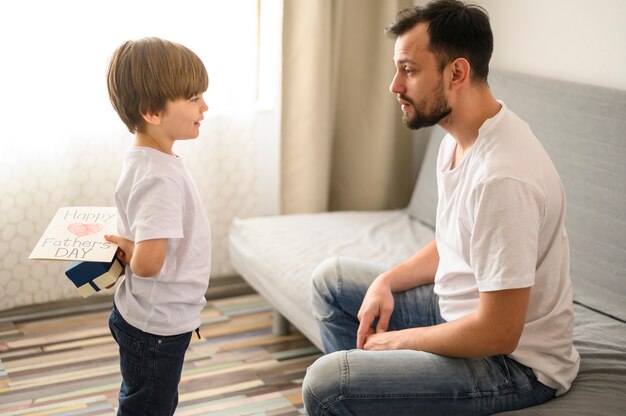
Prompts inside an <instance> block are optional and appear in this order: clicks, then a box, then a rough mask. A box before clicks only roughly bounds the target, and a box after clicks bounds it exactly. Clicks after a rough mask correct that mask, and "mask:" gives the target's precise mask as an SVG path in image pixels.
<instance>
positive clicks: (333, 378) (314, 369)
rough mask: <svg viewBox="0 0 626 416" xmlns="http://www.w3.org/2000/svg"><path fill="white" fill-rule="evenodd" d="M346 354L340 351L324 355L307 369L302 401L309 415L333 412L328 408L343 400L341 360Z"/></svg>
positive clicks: (303, 383)
mask: <svg viewBox="0 0 626 416" xmlns="http://www.w3.org/2000/svg"><path fill="white" fill-rule="evenodd" d="M345 354H346V352H345V351H338V352H334V353H331V354H327V355H324V356H322V357H320V358H318V359H317V361H315V362H314V363H313V364H311V366H310V367H309V368H308V369H307V371H306V375H305V376H304V381H303V382H302V401H303V403H304V408H305V409H306V411H307V414H308V415H311V416H312V415H321V414H331V413H328V412H327V411H328V409H329V408H331V407H332V406H333V405H334V404H336V403H337V402H338V401H340V400H341V380H342V376H341V362H342V355H345ZM324 412H327V413H324Z"/></svg>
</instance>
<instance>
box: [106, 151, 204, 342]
mask: <svg viewBox="0 0 626 416" xmlns="http://www.w3.org/2000/svg"><path fill="white" fill-rule="evenodd" d="M115 204H116V206H117V212H118V220H117V231H118V233H119V235H121V236H122V237H124V238H127V239H129V240H132V241H134V242H135V243H139V242H140V241H144V240H152V239H160V238H166V239H168V243H167V254H166V257H165V262H164V264H163V267H162V268H161V271H160V272H159V273H158V274H157V275H155V276H153V277H139V276H135V275H133V272H132V270H130V267H129V266H128V265H127V266H126V270H125V277H124V279H123V280H122V282H121V283H120V285H119V286H118V288H117V291H116V293H115V305H116V307H117V309H118V310H119V312H120V313H121V315H122V316H123V317H124V319H125V320H126V321H127V322H128V323H130V324H131V325H133V326H134V327H136V328H138V329H140V330H142V331H144V332H148V333H151V334H155V335H177V334H182V333H185V332H189V331H192V330H194V329H196V328H198V327H199V326H200V311H201V310H202V308H203V307H204V305H205V304H206V299H205V298H204V294H205V293H206V290H207V287H208V284H209V274H210V271H211V230H210V227H209V220H208V218H207V215H206V211H205V209H204V205H203V204H202V201H201V200H200V196H199V194H198V191H197V189H196V186H195V184H194V182H193V180H192V179H191V177H190V176H189V173H188V172H187V170H186V169H185V166H184V165H183V162H182V160H181V159H180V158H179V157H177V156H172V155H168V154H165V153H163V152H159V151H158V150H155V149H151V148H146V147H132V148H130V149H128V151H127V153H126V158H125V160H124V164H123V167H122V173H121V175H120V178H119V181H118V183H117V188H116V190H115Z"/></svg>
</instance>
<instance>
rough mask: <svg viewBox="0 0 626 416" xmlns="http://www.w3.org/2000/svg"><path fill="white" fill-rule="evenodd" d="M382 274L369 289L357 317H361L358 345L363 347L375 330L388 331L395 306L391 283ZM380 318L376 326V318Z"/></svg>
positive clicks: (357, 335) (357, 337) (357, 336)
mask: <svg viewBox="0 0 626 416" xmlns="http://www.w3.org/2000/svg"><path fill="white" fill-rule="evenodd" d="M383 276H384V275H380V276H378V277H377V278H376V280H374V282H373V283H372V285H371V286H370V287H369V289H367V293H365V297H364V298H363V303H362V304H361V309H359V313H358V314H357V317H358V318H359V322H360V323H359V329H358V330H357V333H356V347H357V348H363V347H364V345H365V343H366V341H367V339H368V337H369V336H370V335H371V334H373V333H374V332H377V333H380V332H385V331H387V328H388V327H389V319H390V318H391V313H392V312H393V308H394V300H393V293H392V291H391V288H390V287H389V285H388V284H387V283H386V282H385V279H384V278H383ZM376 318H378V324H377V326H376V328H374V320H376Z"/></svg>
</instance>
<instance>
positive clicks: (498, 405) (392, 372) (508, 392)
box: [302, 257, 555, 416]
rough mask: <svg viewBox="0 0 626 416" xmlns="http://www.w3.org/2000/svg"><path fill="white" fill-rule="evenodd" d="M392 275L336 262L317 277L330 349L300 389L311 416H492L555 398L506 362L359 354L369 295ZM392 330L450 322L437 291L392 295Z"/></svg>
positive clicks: (501, 358) (317, 308)
mask: <svg viewBox="0 0 626 416" xmlns="http://www.w3.org/2000/svg"><path fill="white" fill-rule="evenodd" d="M385 270H386V269H385V268H383V267H381V266H380V265H377V264H373V263H368V262H364V261H361V260H357V259H352V258H346V257H341V258H332V259H328V260H326V261H325V262H323V263H322V264H321V265H320V266H319V267H318V268H317V269H316V270H315V272H314V274H313V299H312V301H313V309H314V314H315V317H316V319H317V320H318V322H319V326H320V332H321V335H322V340H323V345H324V350H325V351H326V352H327V353H328V354H327V355H325V356H323V357H321V358H319V359H318V360H317V361H316V362H315V363H313V364H312V365H311V366H310V367H309V369H308V370H307V374H306V376H305V379H304V383H303V386H302V395H303V401H304V405H305V408H306V411H307V413H308V414H309V415H311V416H312V415H394V416H402V415H446V416H449V415H489V414H493V413H498V412H504V411H509V410H515V409H522V408H526V407H530V406H534V405H538V404H540V403H543V402H546V401H548V400H550V399H552V398H553V397H554V395H555V390H554V389H552V388H550V387H548V386H545V385H543V384H542V383H540V382H539V381H537V378H536V377H535V374H534V372H533V371H532V369H530V368H528V367H526V366H524V365H522V364H520V363H518V362H516V361H515V360H513V359H511V358H510V357H508V356H506V355H497V356H493V357H484V358H471V359H461V358H450V357H444V356H441V355H437V354H431V353H427V352H423V351H413V350H396V351H365V350H357V349H354V348H355V346H356V331H357V328H358V325H359V322H358V319H357V317H356V316H357V313H358V311H359V308H360V307H361V302H362V300H363V297H364V295H365V292H366V291H367V288H368V287H369V285H370V284H371V282H372V281H373V279H374V278H375V277H376V276H378V275H379V274H380V273H382V272H383V271H385ZM394 301H395V307H394V312H393V314H392V317H391V321H390V323H389V330H398V329H402V328H409V327H417V326H429V325H436V324H439V323H442V322H444V320H443V318H441V315H440V313H439V306H438V299H437V296H436V295H435V293H434V292H433V287H432V285H429V286H421V287H417V288H414V289H411V290H407V291H405V292H401V293H396V294H394Z"/></svg>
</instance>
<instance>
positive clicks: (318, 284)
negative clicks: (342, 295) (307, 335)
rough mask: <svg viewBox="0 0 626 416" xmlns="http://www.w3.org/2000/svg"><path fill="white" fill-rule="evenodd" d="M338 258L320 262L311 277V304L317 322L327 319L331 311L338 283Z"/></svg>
mask: <svg viewBox="0 0 626 416" xmlns="http://www.w3.org/2000/svg"><path fill="white" fill-rule="evenodd" d="M338 262H339V258H338V257H330V258H328V259H326V260H324V261H323V262H321V263H320V264H319V265H318V266H317V267H316V268H315V270H313V276H312V290H311V303H312V305H313V314H314V315H315V318H316V319H317V320H320V321H321V320H325V319H329V318H330V317H331V316H332V312H333V309H332V308H331V307H330V304H332V302H333V299H334V297H335V295H336V293H335V292H336V287H337V283H338V278H339V276H338V273H337V264H338Z"/></svg>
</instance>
